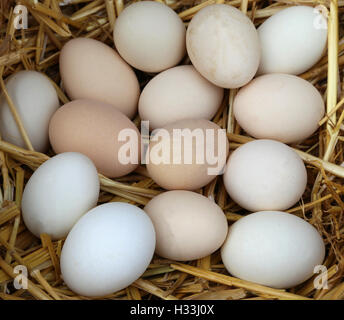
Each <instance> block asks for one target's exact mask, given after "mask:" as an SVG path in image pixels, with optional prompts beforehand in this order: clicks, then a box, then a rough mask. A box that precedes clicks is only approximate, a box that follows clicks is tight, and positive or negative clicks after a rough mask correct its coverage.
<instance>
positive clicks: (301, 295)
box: [0, 0, 344, 300]
mask: <svg viewBox="0 0 344 320" xmlns="http://www.w3.org/2000/svg"><path fill="white" fill-rule="evenodd" d="M158 1H161V2H165V3H166V4H167V5H169V6H170V7H171V8H173V9H174V10H176V12H177V13H178V14H179V16H180V17H181V18H182V19H183V21H184V22H185V24H186V25H187V24H188V22H189V21H190V19H191V18H192V16H193V15H194V14H195V13H196V12H197V11H198V10H200V9H201V8H203V7H204V6H207V5H209V4H213V3H227V4H231V5H232V6H235V7H237V8H240V9H241V10H242V11H243V12H245V13H247V15H248V16H249V17H250V18H251V19H252V20H253V21H254V23H255V24H256V25H259V24H260V23H262V21H264V19H266V18H268V17H269V16H271V15H272V14H274V13H276V12H277V11H279V10H281V9H283V8H286V7H288V6H290V5H294V4H304V5H312V6H315V5H319V4H322V5H323V6H324V7H326V8H327V10H328V12H329V26H328V32H329V37H328V50H327V53H326V54H325V55H324V57H323V58H322V59H321V60H320V61H319V62H318V63H317V64H316V65H315V66H314V67H313V68H312V69H311V70H309V71H307V72H306V73H304V74H303V75H301V76H302V77H303V78H304V79H307V80H308V81H310V82H311V83H313V84H314V85H315V86H316V87H317V88H318V89H319V90H320V92H321V93H322V95H323V97H324V100H325V102H326V106H327V114H326V117H324V119H322V121H321V122H320V124H321V127H320V130H318V132H317V133H316V134H314V135H313V136H312V137H311V138H309V139H308V140H307V141H304V142H303V143H302V144H301V145H296V146H293V147H294V148H295V150H296V151H297V152H298V153H299V155H300V156H301V157H302V158H303V160H304V161H305V163H306V165H307V170H308V176H309V180H308V186H307V191H306V193H305V194H304V196H303V198H302V202H300V203H299V204H298V205H296V206H295V207H293V208H291V209H290V210H288V212H289V213H291V214H295V215H297V216H300V217H302V218H304V219H305V220H307V221H308V222H310V223H311V224H313V225H314V226H315V227H316V228H317V229H318V230H319V232H320V233H321V234H322V236H323V239H324V241H325V243H326V247H327V255H326V260H325V265H326V267H327V269H328V288H327V289H325V288H323V289H314V286H313V280H314V277H315V276H316V275H315V276H314V277H313V278H312V279H310V280H309V281H307V282H305V283H304V284H302V285H300V286H298V287H296V288H293V289H291V290H288V291H285V290H276V289H272V288H268V287H265V286H261V285H257V284H254V283H250V282H247V281H243V280H240V279H237V278H233V277H230V276H229V275H228V273H227V272H226V270H225V269H224V266H223V264H222V261H221V257H220V255H219V252H216V253H214V254H212V255H211V256H208V257H205V258H203V259H200V260H198V261H193V262H190V263H185V264H180V263H177V262H175V261H168V260H165V259H161V258H160V257H157V256H155V257H154V259H153V260H152V262H151V264H150V266H149V268H148V270H147V271H146V272H145V273H144V275H143V276H142V277H141V278H140V279H139V280H137V281H136V282H135V283H133V284H132V285H131V286H129V287H128V288H126V289H124V290H122V291H120V292H116V293H114V294H112V295H110V296H107V297H104V298H103V299H168V300H174V299H185V300H192V299H222V300H225V299H244V300H245V299H257V300H264V299H343V298H344V281H343V271H344V217H343V214H344V202H343V201H344V200H343V196H342V195H343V193H344V187H343V185H342V182H343V180H342V179H343V178H344V166H343V164H344V153H343V148H344V136H342V135H341V133H342V130H343V129H344V124H343V120H344V108H343V104H344V92H343V89H344V79H343V75H344V72H343V68H342V66H343V64H344V38H343V36H344V34H343V30H342V29H343V26H344V19H343V18H344V14H343V12H344V1H343V0H333V1H332V2H330V0H319V2H317V1H313V0H300V1H295V0H278V1H271V0H231V1H227V0H226V1H224V0H207V1H202V2H199V1H194V0H158ZM16 4H23V5H25V6H26V7H27V8H28V12H29V28H28V29H27V30H15V29H14V28H13V23H12V22H13V19H14V18H15V16H14V14H13V10H14V7H15V5H16ZM59 4H60V5H59ZM62 4H63V5H62ZM124 5H125V3H124V1H123V0H95V1H91V0H65V1H63V0H44V1H43V0H42V1H40V2H38V1H35V0H20V1H13V0H1V1H0V86H1V89H2V91H4V93H5V94H6V90H5V88H4V81H3V79H5V78H6V77H7V76H9V75H10V74H12V73H14V72H17V71H19V70H22V69H31V70H32V69H33V70H37V71H40V72H43V73H45V74H46V75H47V76H48V77H50V79H51V81H52V82H53V84H54V85H55V87H56V89H57V91H58V95H59V98H60V100H61V103H66V102H67V101H68V98H67V97H66V95H65V94H64V92H63V90H62V89H61V87H60V76H59V72H58V59H59V53H60V50H61V48H62V46H63V44H64V43H65V42H66V41H68V40H69V39H71V38H73V37H77V36H83V37H89V38H95V39H98V40H100V41H102V42H104V43H107V44H109V45H110V46H113V39H112V28H113V25H114V22H115V20H116V17H117V16H118V14H119V13H120V12H121V11H122V10H123V7H124ZM140 79H141V82H142V86H143V85H144V84H145V83H146V82H147V80H148V78H147V76H144V75H141V78H140ZM235 94H236V90H230V91H228V92H227V94H226V97H225V99H224V102H223V104H222V107H221V109H220V110H219V112H218V114H217V115H216V116H215V118H214V122H216V123H218V124H219V125H220V126H221V127H223V128H226V129H227V132H228V137H229V140H230V143H231V148H232V149H233V148H236V147H238V146H239V145H241V144H242V143H245V142H247V141H249V140H250V139H251V138H249V137H247V136H245V135H244V133H243V132H242V131H241V130H240V128H239V127H238V125H237V124H236V123H235V120H234V119H233V116H232V102H233V98H234V96H235ZM10 107H11V109H12V112H13V114H14V115H15V117H16V120H17V124H18V126H19V128H20V129H21V132H22V135H23V137H24V138H25V141H26V145H27V148H26V149H21V148H18V147H16V146H14V145H11V144H9V143H6V142H5V141H2V140H1V139H0V166H1V188H0V190H1V192H0V202H1V209H0V298H1V299H5V300H8V299H9V300H13V299H19V300H20V299H46V300H51V299H56V300H59V299H68V300H79V299H80V300H83V299H88V298H86V297H82V296H78V295H76V294H75V293H73V292H71V291H70V290H69V289H68V288H67V287H66V285H65V284H64V283H63V280H62V279H61V274H60V267H59V256H60V253H61V248H62V245H63V241H62V240H60V241H56V242H53V241H51V239H50V238H49V236H47V235H42V236H41V239H37V238H35V237H34V236H33V235H32V234H31V233H30V232H29V231H28V230H27V229H26V228H25V226H24V224H23V222H22V219H21V216H20V203H21V196H22V192H23V188H24V186H25V183H26V181H27V180H28V178H29V177H30V175H31V174H32V172H33V170H35V169H36V168H37V167H38V166H39V165H40V164H42V163H43V162H44V161H45V160H47V159H49V156H52V155H53V153H52V152H50V153H49V154H48V155H46V154H41V153H37V152H35V151H34V150H33V149H32V146H31V143H30V141H29V139H28V137H27V135H26V133H25V128H23V126H22V125H21V120H20V118H19V117H18V114H17V113H16V109H15V105H13V104H11V103H10ZM138 122H139V119H138V118H136V119H135V123H137V124H138ZM100 181H101V196H100V199H99V203H105V202H110V201H123V202H128V203H131V204H134V205H137V206H141V207H142V206H143V205H145V204H146V203H147V202H148V201H149V199H151V198H152V197H154V196H155V195H156V194H158V193H159V192H161V191H162V190H161V189H160V188H159V187H158V186H157V185H156V184H154V182H153V181H152V180H151V179H150V178H149V177H147V175H146V171H145V169H144V168H143V167H141V168H139V169H138V170H137V171H136V172H134V173H132V174H130V175H128V176H126V177H124V178H120V179H116V180H111V179H108V178H106V177H104V176H100ZM199 192H200V193H202V194H204V195H206V196H211V197H213V198H214V199H215V201H216V202H217V203H218V205H219V206H220V207H221V208H222V209H223V210H224V212H225V214H226V217H227V219H228V222H229V224H231V223H233V222H234V221H237V220H238V219H240V218H241V217H242V216H244V215H246V214H248V212H246V211H245V210H243V209H241V208H240V207H238V206H237V205H236V204H235V203H233V202H232V201H231V200H230V199H229V197H228V196H227V194H226V192H225V190H224V187H223V184H222V181H221V178H217V179H215V180H214V181H213V182H212V183H210V184H209V185H208V186H206V187H205V188H203V189H202V190H199ZM18 264H20V265H25V266H26V267H27V269H28V278H29V280H28V289H27V290H23V289H19V290H16V289H15V288H14V286H13V278H14V277H16V276H17V274H16V273H15V272H14V271H15V270H14V268H15V266H16V265H18Z"/></svg>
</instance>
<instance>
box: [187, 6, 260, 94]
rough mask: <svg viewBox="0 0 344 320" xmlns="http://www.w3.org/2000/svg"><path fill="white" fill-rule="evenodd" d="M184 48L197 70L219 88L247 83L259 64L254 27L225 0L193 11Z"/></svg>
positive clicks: (257, 40) (256, 35)
mask: <svg viewBox="0 0 344 320" xmlns="http://www.w3.org/2000/svg"><path fill="white" fill-rule="evenodd" d="M186 48H187V52H188V54H189V57H190V60H191V62H192V64H193V65H194V66H195V68H196V69H197V71H198V72H199V73H200V74H201V75H203V76H204V77H205V78H206V79H208V80H209V81H210V82H212V83H214V84H215V85H217V86H219V87H223V88H238V87H241V86H243V85H245V84H247V83H248V82H249V81H250V80H251V79H252V78H253V77H254V75H255V74H256V72H257V69H258V66H259V61H260V44H259V38H258V33H257V30H256V29H255V27H254V25H253V23H252V22H251V20H250V19H249V18H248V17H247V16H246V15H245V14H243V13H242V12H241V11H240V10H238V9H236V8H234V7H232V6H230V5H227V4H214V5H209V6H206V7H205V8H203V9H201V10H200V11H199V12H198V13H196V14H195V16H194V17H193V18H192V19H191V22H190V24H189V26H188V29H187V33H186Z"/></svg>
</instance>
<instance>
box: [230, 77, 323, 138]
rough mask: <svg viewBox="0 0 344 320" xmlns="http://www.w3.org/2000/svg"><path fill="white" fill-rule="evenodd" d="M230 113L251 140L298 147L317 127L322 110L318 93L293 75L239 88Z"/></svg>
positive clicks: (263, 80)
mask: <svg viewBox="0 0 344 320" xmlns="http://www.w3.org/2000/svg"><path fill="white" fill-rule="evenodd" d="M233 112H234V116H235V118H236V120H237V121H238V123H239V125H240V126H241V127H242V128H243V129H244V130H245V131H246V132H247V133H248V134H250V135H251V136H253V137H255V138H259V139H273V140H279V141H281V142H284V143H298V142H300V141H302V140H304V139H306V138H308V137H309V136H311V135H312V134H313V133H314V132H315V131H316V130H317V129H318V127H319V124H318V123H319V121H320V120H321V119H322V118H323V116H324V114H325V106H324V101H323V99H322V96H321V95H320V93H319V91H318V90H317V89H316V88H315V87H314V86H313V85H312V84H311V83H309V82H308V81H306V80H304V79H302V78H299V77H297V76H294V75H288V74H277V73H276V74H267V75H263V76H260V77H257V78H255V79H254V80H252V81H251V82H250V83H249V84H248V85H246V86H245V87H243V88H241V89H240V90H239V92H238V94H237V95H236V97H235V99H234V105H233Z"/></svg>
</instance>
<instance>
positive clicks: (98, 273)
mask: <svg viewBox="0 0 344 320" xmlns="http://www.w3.org/2000/svg"><path fill="white" fill-rule="evenodd" d="M154 250H155V231H154V227H153V223H152V221H151V220H150V218H149V217H148V216H147V214H146V213H145V212H144V211H143V210H141V209H140V208H138V207H136V206H133V205H130V204H127V203H120V202H112V203H106V204H103V205H101V206H99V207H96V208H95V209H93V210H91V211H89V212H88V213H87V214H86V215H84V216H83V217H82V218H81V219H80V220H79V221H78V223H77V224H76V225H75V226H74V227H73V229H72V230H71V232H70V233H69V235H68V237H67V239H66V241H65V243H64V246H63V249H62V253H61V271H62V276H63V279H64V281H65V283H66V284H67V286H68V287H69V288H70V289H71V290H73V291H74V292H76V293H78V294H81V295H84V296H92V297H96V296H104V295H107V294H110V293H113V292H116V291H119V290H121V289H123V288H125V287H127V286H129V285H130V284H131V283H132V282H134V281H135V280H137V279H138V278H139V277H140V276H141V275H142V274H143V273H144V271H145V270H146V269H147V267H148V265H149V263H150V261H151V259H152V257H153V253H154Z"/></svg>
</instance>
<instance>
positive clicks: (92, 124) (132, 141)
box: [49, 99, 140, 178]
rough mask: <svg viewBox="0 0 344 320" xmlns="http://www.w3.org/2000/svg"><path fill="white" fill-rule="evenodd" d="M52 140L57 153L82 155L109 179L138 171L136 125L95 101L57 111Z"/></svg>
mask: <svg viewBox="0 0 344 320" xmlns="http://www.w3.org/2000/svg"><path fill="white" fill-rule="evenodd" d="M128 136H130V138H128ZM49 138H50V142H51V145H52V147H53V149H54V151H55V152H56V153H62V152H68V151H74V152H80V153H83V154H84V155H86V156H88V157H89V158H90V159H91V160H92V161H93V162H94V164H95V166H96V167H97V169H98V171H99V172H100V173H102V174H104V175H106V176H108V177H110V178H116V177H120V176H124V175H126V174H128V173H130V172H131V171H133V170H135V169H136V167H137V166H138V159H140V157H139V155H140V133H139V131H138V129H137V128H136V127H135V125H134V124H133V123H132V122H131V121H130V120H129V119H128V117H126V116H125V115H124V114H122V113H121V112H119V111H118V110H117V109H116V108H114V107H113V106H112V105H109V104H106V103H103V102H99V101H95V100H85V99H81V100H74V101H72V102H69V103H67V104H65V105H64V106H62V107H61V108H60V109H58V110H57V112H56V113H55V114H54V116H53V117H52V119H51V121H50V125H49ZM129 148H130V149H129ZM128 150H129V151H128ZM129 157H131V158H129Z"/></svg>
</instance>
